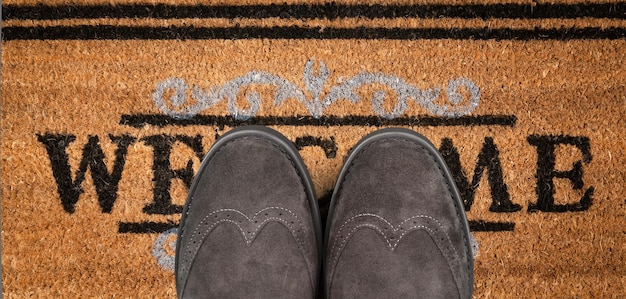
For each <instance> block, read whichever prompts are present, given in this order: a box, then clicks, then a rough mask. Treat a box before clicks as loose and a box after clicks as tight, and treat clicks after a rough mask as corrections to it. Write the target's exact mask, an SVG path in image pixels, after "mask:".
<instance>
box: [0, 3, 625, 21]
mask: <svg viewBox="0 0 626 299" xmlns="http://www.w3.org/2000/svg"><path fill="white" fill-rule="evenodd" d="M350 17H360V18H368V19H375V18H442V17H448V18H464V19H473V18H482V19H489V18H514V19H542V18H559V19H573V18H609V19H626V3H624V2H616V3H577V4H534V5H530V4H485V5H480V4H477V5H440V4H435V5H380V4H376V5H363V4H360V5H348V4H337V3H328V4H318V5H306V4H295V5H294V4H281V5H241V6H226V5H221V6H219V5H218V6H209V5H166V4H156V5H150V4H132V5H113V4H104V5H87V6H77V5H54V6H52V5H43V4H39V5H35V6H18V5H3V6H2V19H4V20H12V19H20V20H54V19H77V18H80V19H85V18H87V19H91V18H157V19H180V18H247V19H262V18H287V19H337V18H350Z"/></svg>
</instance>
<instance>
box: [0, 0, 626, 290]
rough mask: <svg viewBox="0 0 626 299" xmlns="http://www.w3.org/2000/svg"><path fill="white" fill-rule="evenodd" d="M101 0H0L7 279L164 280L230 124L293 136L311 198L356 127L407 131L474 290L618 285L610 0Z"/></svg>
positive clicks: (621, 191)
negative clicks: (457, 225) (192, 196)
mask: <svg viewBox="0 0 626 299" xmlns="http://www.w3.org/2000/svg"><path fill="white" fill-rule="evenodd" d="M117 2H118V1H117V0H112V1H102V2H100V1H98V0H93V1H90V0H86V1H82V0H77V1H72V2H71V3H70V2H63V1H62V0H53V1H47V2H46V4H40V3H39V2H36V1H35V0H15V1H4V2H3V6H2V18H3V28H2V31H3V32H2V148H1V151H2V283H3V292H4V295H5V296H6V297H7V298H13V297H30V296H32V297H54V298H59V297H60V298H67V297H146V298H165V297H174V296H175V287H174V274H173V271H172V269H173V254H174V251H173V248H174V244H175V232H176V227H177V224H178V221H179V217H180V213H181V205H182V204H183V203H184V200H185V197H186V193H187V188H188V186H189V185H190V183H191V181H192V178H193V175H194V172H195V171H197V169H198V167H199V164H200V161H201V159H202V157H203V155H204V154H205V153H206V152H207V151H208V149H209V147H210V146H211V144H212V143H213V142H214V141H215V139H216V138H217V137H219V136H220V135H223V134H224V133H225V132H227V131H228V130H230V129H232V128H234V127H237V126H242V125H247V124H261V125H266V126H269V127H272V128H275V129H277V130H278V131H280V132H282V133H283V134H284V135H286V136H287V137H288V138H290V139H291V140H292V141H293V142H294V143H295V144H296V146H297V147H298V148H299V149H300V151H301V154H302V155H303V157H304V159H305V161H306V163H307V165H308V167H309V169H310V172H311V174H312V177H313V181H314V182H315V188H316V192H317V195H318V197H319V198H320V205H321V206H322V209H323V208H324V205H327V204H328V198H329V196H330V194H331V192H332V187H333V184H334V181H335V178H336V176H337V175H338V172H339V169H340V167H341V165H342V162H343V160H344V158H345V156H346V154H347V153H348V151H349V150H350V148H351V147H352V146H354V145H355V144H356V142H357V141H358V140H359V139H360V138H361V137H363V136H364V135H366V134H367V133H369V132H372V131H374V130H377V129H379V128H383V127H406V128H410V129H412V130H415V131H417V132H419V133H421V134H423V135H425V136H427V137H428V138H430V139H431V140H432V141H433V143H434V144H435V145H436V146H437V147H438V148H439V150H440V151H441V153H442V154H443V156H444V157H445V159H446V160H447V162H448V164H449V166H450V168H451V170H452V172H453V173H454V176H455V180H456V182H457V184H458V187H459V188H460V190H461V192H462V196H463V200H464V203H465V207H466V210H467V214H468V218H469V220H470V221H471V228H472V231H473V233H474V235H475V236H476V238H477V240H478V242H479V244H480V248H479V252H478V256H477V260H476V274H475V276H476V281H475V297H476V298H483V297H485V298H506V297H508V298H520V297H541V298H557V297H567V298H583V297H594V298H607V297H623V296H626V290H625V288H624V286H625V285H626V264H625V263H624V261H625V260H626V216H625V211H626V189H625V186H624V185H625V184H624V181H625V180H626V167H625V165H626V163H625V162H626V158H625V157H624V156H625V154H626V153H625V151H626V149H625V148H626V142H625V140H624V136H625V135H626V129H625V126H626V121H625V120H624V119H625V117H626V66H625V63H626V38H625V35H626V20H625V18H626V4H624V2H614V1H601V2H598V3H596V2H585V3H580V2H576V1H568V0H555V2H550V3H544V2H543V1H539V2H536V1H533V2H530V1H518V2H515V1H514V2H511V3H509V2H507V3H506V4H500V3H494V1H491V0H484V1H482V0H478V1H472V3H473V4H471V5H469V4H467V5H466V4H457V3H456V2H455V1H448V0H442V1H437V0H432V1H431V0H427V1H423V3H421V2H420V3H421V4H414V3H413V2H412V1H404V0H392V1H390V2H380V3H378V2H377V3H367V4H359V3H357V1H352V0H345V1H344V2H340V3H339V2H338V3H331V4H328V3H318V2H315V3H304V2H302V1H295V0H294V1H289V2H287V3H283V2H282V1H281V2H270V1H264V0H259V1H258V2H246V3H238V4H236V5H235V4H231V3H226V2H223V1H216V2H215V3H195V2H194V1H192V0H188V1H170V0H163V2H160V1H148V2H150V4H146V3H147V2H141V3H129V2H124V3H117ZM157 2H158V3H157Z"/></svg>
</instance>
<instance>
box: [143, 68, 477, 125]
mask: <svg viewBox="0 0 626 299" xmlns="http://www.w3.org/2000/svg"><path fill="white" fill-rule="evenodd" d="M315 73H316V72H315V71H314V61H313V60H309V61H308V62H307V63H306V64H305V66H304V74H303V83H304V87H305V88H304V89H305V90H306V92H307V94H308V97H307V95H306V94H305V91H303V90H302V89H301V88H300V87H299V86H298V85H296V84H295V83H293V82H290V81H287V80H285V79H283V78H281V77H279V76H277V75H273V74H270V73H267V72H261V71H250V72H248V73H247V74H246V75H244V76H241V77H237V78H235V79H233V80H231V81H229V82H227V83H226V84H224V85H223V86H221V87H218V86H214V87H211V88H210V90H209V91H204V90H200V89H199V88H198V87H197V86H194V87H193V89H192V92H191V98H192V99H193V101H189V102H188V95H187V92H188V90H189V85H188V84H187V83H186V82H185V80H184V79H182V78H175V77H172V78H168V79H165V80H163V81H161V82H159V83H158V84H157V85H156V90H155V91H154V93H153V94H152V99H153V100H154V103H155V104H156V106H157V107H158V108H159V109H160V110H161V111H162V112H163V113H165V114H167V115H169V116H171V117H174V118H178V119H186V118H191V117H193V116H195V115H197V114H198V113H200V112H202V111H203V110H206V109H209V108H211V107H213V106H214V105H215V104H217V103H219V102H221V101H223V100H224V99H225V100H226V101H228V112H229V113H230V114H231V115H232V116H233V117H234V118H235V119H237V120H246V119H249V118H250V117H253V116H255V115H256V114H257V113H258V112H259V110H260V109H261V102H262V101H261V97H260V95H259V94H258V93H257V92H250V93H248V94H247V95H246V96H245V99H246V101H247V102H248V105H249V108H247V109H242V108H239V107H238V106H237V95H238V94H239V93H240V91H241V90H245V88H246V87H247V86H250V85H271V86H274V87H275V88H276V90H275V93H274V105H276V106H280V105H281V104H282V103H283V101H285V100H286V99H296V100H297V101H299V102H300V103H302V104H304V106H305V107H306V108H307V110H308V111H309V113H311V115H312V116H313V117H315V118H319V117H321V116H322V115H323V114H324V110H325V109H326V108H327V107H328V106H330V105H332V104H333V103H334V102H336V101H337V100H340V99H348V100H350V101H351V102H352V103H356V102H359V101H361V98H360V97H359V95H358V94H357V93H356V90H357V89H358V88H359V87H361V86H364V85H373V84H376V85H384V86H386V87H388V88H389V89H391V90H393V91H394V92H395V94H396V96H397V101H396V105H395V106H394V108H393V110H392V111H385V109H384V108H383V103H384V101H385V100H386V98H387V94H386V93H385V91H383V90H379V91H377V92H375V93H374V95H373V97H372V98H371V100H370V101H371V103H372V109H373V110H374V111H375V112H376V113H377V114H378V116H380V117H382V118H386V119H393V118H397V117H400V116H401V115H402V114H404V113H405V112H406V110H407V109H408V102H409V100H412V101H414V102H415V103H417V104H418V105H420V106H422V107H424V108H426V110H428V112H430V113H432V114H434V115H438V116H444V117H460V116H463V115H467V114H469V113H471V112H472V111H473V110H474V109H476V107H478V102H479V101H480V90H479V88H478V86H477V85H476V84H475V83H474V82H472V81H471V80H470V79H467V78H463V77H461V78H457V79H453V80H451V81H450V82H448V86H447V88H446V94H447V99H448V103H447V104H445V105H441V104H438V103H436V100H437V99H438V98H439V96H440V88H434V89H432V88H431V89H426V90H421V89H420V88H418V87H416V86H413V85H411V84H409V83H408V82H406V81H405V80H404V79H402V78H400V77H397V76H394V75H388V74H385V73H371V72H365V71H363V72H361V73H359V74H357V75H356V76H354V77H352V78H349V79H347V80H344V81H342V82H338V84H337V85H334V86H332V87H330V90H329V91H328V92H327V93H326V95H325V96H324V97H322V90H323V89H324V86H325V85H326V84H327V81H328V77H329V76H330V71H329V70H328V68H327V67H326V65H325V64H324V62H320V63H319V67H318V70H317V74H315ZM461 87H463V88H465V90H466V91H467V93H469V99H467V100H465V98H464V97H463V95H462V94H461V93H460V92H459V89H460V88H461ZM168 90H173V92H174V93H173V95H171V96H170V97H169V99H168V100H169V104H167V103H166V100H165V99H164V96H165V93H166V91H168ZM465 102H466V104H463V103H465Z"/></svg>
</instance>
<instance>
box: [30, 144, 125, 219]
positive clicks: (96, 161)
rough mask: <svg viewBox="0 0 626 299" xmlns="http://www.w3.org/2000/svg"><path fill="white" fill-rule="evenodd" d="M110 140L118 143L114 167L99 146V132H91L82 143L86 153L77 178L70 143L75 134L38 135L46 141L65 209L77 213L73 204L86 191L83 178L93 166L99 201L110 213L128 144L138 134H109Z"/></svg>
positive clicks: (92, 175) (92, 173)
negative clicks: (71, 166)
mask: <svg viewBox="0 0 626 299" xmlns="http://www.w3.org/2000/svg"><path fill="white" fill-rule="evenodd" d="M109 138H110V139H111V141H113V142H115V143H116V144H117V149H116V150H115V161H114V162H113V171H112V172H111V173H109V172H108V170H107V167H106V164H105V163H104V161H105V157H104V153H103V152H102V147H101V146H100V139H99V138H98V136H89V141H88V142H87V144H85V146H84V147H83V156H82V159H81V161H80V164H79V166H78V170H76V175H75V178H74V179H72V173H71V170H70V164H69V157H68V154H67V147H68V146H69V145H70V143H72V142H74V141H75V140H76V136H74V135H61V134H58V135H57V134H45V135H39V134H38V135H37V139H38V140H39V142H41V143H43V144H44V146H45V147H46V151H47V152H48V157H49V158H50V164H51V165H52V175H53V176H54V179H55V180H56V183H57V188H58V191H59V196H60V197H61V204H62V205H63V209H65V211H66V212H68V213H70V214H71V213H74V206H75V205H76V202H77V201H78V197H79V196H80V195H81V194H82V193H83V187H82V184H83V181H84V180H85V173H86V172H87V168H90V169H91V178H92V179H93V183H94V185H95V187H96V193H97V194H98V203H99V204H100V208H101V209H102V212H103V213H111V210H112V209H113V204H114V203H115V200H116V199H117V189H118V183H119V181H120V179H121V177H122V170H123V169H124V163H125V162H126V161H125V157H126V152H127V151H128V146H130V145H131V144H132V143H133V142H134V141H135V138H134V137H132V136H128V135H122V136H113V135H109Z"/></svg>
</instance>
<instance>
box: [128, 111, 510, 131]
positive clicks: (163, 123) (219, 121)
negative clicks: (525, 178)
mask: <svg viewBox="0 0 626 299" xmlns="http://www.w3.org/2000/svg"><path fill="white" fill-rule="evenodd" d="M516 122H517V117H516V116H515V115H476V116H461V117H456V118H451V117H435V116H412V117H398V118H393V119H386V118H381V117H378V116H360V115H353V116H343V117H340V116H333V115H329V116H321V117H319V118H315V117H313V116H310V115H307V116H288V117H279V116H256V117H252V118H249V119H247V120H237V119H235V118H234V117H233V116H230V115H228V116H220V115H196V116H194V117H192V118H188V119H177V118H173V117H170V116H168V115H164V114H134V115H128V114H127V115H122V117H121V118H120V122H119V123H120V125H126V126H130V127H134V128H142V127H144V126H148V125H151V126H156V127H167V126H214V127H218V128H220V129H223V128H224V127H236V126H242V125H262V126H315V127H334V126H357V127H382V126H421V127H439V126H503V127H514V126H515V123H516Z"/></svg>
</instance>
